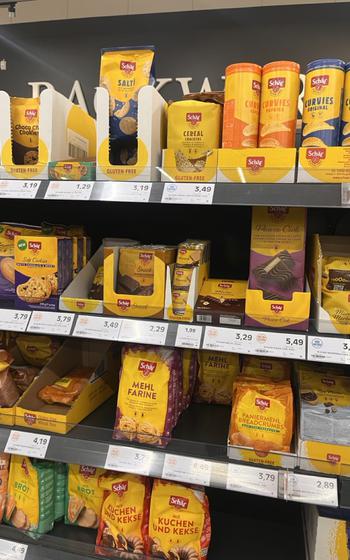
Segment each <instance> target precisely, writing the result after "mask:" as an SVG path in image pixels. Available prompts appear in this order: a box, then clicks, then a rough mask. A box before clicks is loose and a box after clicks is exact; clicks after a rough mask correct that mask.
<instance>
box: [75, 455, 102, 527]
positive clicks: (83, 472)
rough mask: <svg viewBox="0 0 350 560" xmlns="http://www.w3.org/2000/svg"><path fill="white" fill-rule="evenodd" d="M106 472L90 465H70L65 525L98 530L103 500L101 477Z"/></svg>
mask: <svg viewBox="0 0 350 560" xmlns="http://www.w3.org/2000/svg"><path fill="white" fill-rule="evenodd" d="M105 472H106V471H105V470H104V469H98V468H96V467H89V466H88V465H69V467H68V480H67V499H66V512H65V523H67V524H68V525H79V527H87V528H89V529H97V527H98V525H99V522H100V514H101V507H102V499H103V489H102V488H101V487H100V486H99V477H100V476H102V475H103V474H104V473H105Z"/></svg>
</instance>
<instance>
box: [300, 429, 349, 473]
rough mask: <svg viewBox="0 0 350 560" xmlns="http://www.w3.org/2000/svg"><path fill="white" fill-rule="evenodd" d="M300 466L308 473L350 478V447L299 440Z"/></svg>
mask: <svg viewBox="0 0 350 560" xmlns="http://www.w3.org/2000/svg"><path fill="white" fill-rule="evenodd" d="M298 458H299V466H300V468H301V469H303V470H306V471H314V472H322V473H327V474H331V475H342V476H350V447H349V446H348V445H336V444H333V443H324V442H321V441H311V440H303V439H301V438H300V437H299V438H298Z"/></svg>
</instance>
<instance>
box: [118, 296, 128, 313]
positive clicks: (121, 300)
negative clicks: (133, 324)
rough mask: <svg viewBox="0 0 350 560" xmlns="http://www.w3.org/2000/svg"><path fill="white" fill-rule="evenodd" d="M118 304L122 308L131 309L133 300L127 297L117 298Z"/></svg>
mask: <svg viewBox="0 0 350 560" xmlns="http://www.w3.org/2000/svg"><path fill="white" fill-rule="evenodd" d="M117 305H118V307H120V309H123V310H125V309H129V307H130V306H131V301H130V299H125V298H119V299H118V300H117Z"/></svg>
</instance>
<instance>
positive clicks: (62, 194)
mask: <svg viewBox="0 0 350 560" xmlns="http://www.w3.org/2000/svg"><path fill="white" fill-rule="evenodd" d="M93 186H94V181H80V182H79V181H50V184H49V186H48V187H47V191H46V194H45V199H47V200H89V199H90V196H91V193H92V189H93Z"/></svg>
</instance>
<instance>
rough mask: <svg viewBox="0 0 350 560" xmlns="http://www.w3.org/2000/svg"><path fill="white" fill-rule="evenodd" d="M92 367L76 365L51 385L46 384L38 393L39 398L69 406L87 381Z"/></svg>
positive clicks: (49, 402) (48, 402) (91, 372)
mask: <svg viewBox="0 0 350 560" xmlns="http://www.w3.org/2000/svg"><path fill="white" fill-rule="evenodd" d="M93 372H94V370H93V368H89V367H77V368H74V369H72V370H71V371H70V372H69V373H67V374H66V375H65V376H64V377H61V378H60V379H57V381H55V383H53V385H46V386H45V387H43V388H42V389H40V391H39V393H38V397H39V399H41V400H43V401H44V402H46V403H47V404H64V405H67V406H71V405H72V404H73V403H74V401H76V400H77V398H78V397H79V395H80V394H81V392H82V391H83V389H84V388H85V387H86V385H87V384H88V383H89V380H90V377H91V375H92V374H93Z"/></svg>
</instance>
